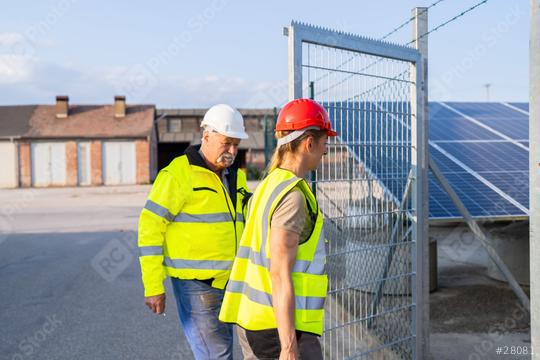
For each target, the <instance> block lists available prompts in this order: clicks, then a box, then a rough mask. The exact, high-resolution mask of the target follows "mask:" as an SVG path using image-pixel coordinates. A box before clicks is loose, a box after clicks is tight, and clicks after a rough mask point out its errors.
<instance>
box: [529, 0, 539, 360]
mask: <svg viewBox="0 0 540 360" xmlns="http://www.w3.org/2000/svg"><path fill="white" fill-rule="evenodd" d="M530 4H531V15H530V39H529V76H530V78H529V152H530V153H529V166H530V171H529V176H530V180H529V181H530V183H529V202H530V206H529V209H530V210H529V221H530V223H529V224H530V225H529V226H530V239H529V241H530V255H529V258H530V259H531V261H530V267H531V280H530V281H531V347H536V348H537V347H538V346H540V301H539V299H540V283H539V282H538V276H540V264H539V263H538V261H536V259H538V257H539V256H540V243H539V241H540V0H530ZM534 359H540V351H535V354H534Z"/></svg>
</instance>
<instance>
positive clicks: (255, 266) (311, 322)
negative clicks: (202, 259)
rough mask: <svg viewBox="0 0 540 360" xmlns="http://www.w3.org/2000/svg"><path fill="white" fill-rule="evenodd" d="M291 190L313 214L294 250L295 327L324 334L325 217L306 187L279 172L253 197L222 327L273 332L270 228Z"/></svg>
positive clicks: (231, 280) (230, 284)
mask: <svg viewBox="0 0 540 360" xmlns="http://www.w3.org/2000/svg"><path fill="white" fill-rule="evenodd" d="M295 186H297V187H299V188H300V189H301V190H302V192H303V193H304V195H305V196H306V199H307V201H308V204H309V205H310V206H309V207H310V208H311V209H316V214H317V215H316V216H317V218H316V221H315V227H314V229H313V232H312V234H311V236H310V237H309V239H308V240H307V241H306V242H304V243H301V244H300V245H299V246H298V253H297V255H296V263H295V264H294V268H293V270H292V281H293V287H294V295H295V303H296V307H295V327H296V329H297V330H301V331H306V332H311V333H314V334H318V335H321V334H322V332H323V318H324V301H325V298H326V291H327V287H328V278H327V275H326V271H325V264H326V250H325V241H324V231H323V217H322V214H321V212H320V210H319V209H318V206H317V200H316V199H315V197H314V195H313V193H312V192H311V190H310V189H309V186H308V185H307V183H306V182H305V181H304V180H303V179H301V178H299V177H297V176H295V175H294V174H293V173H292V172H290V171H287V170H283V169H275V170H273V171H272V172H271V173H270V174H269V175H268V176H267V178H266V179H265V180H264V181H263V182H262V183H261V184H260V185H259V186H258V187H257V190H256V191H255V193H254V194H253V197H252V199H251V203H250V205H249V211H248V218H247V222H246V228H245V230H244V233H243V235H242V239H241V240H240V247H239V248H238V253H237V255H236V258H235V260H234V264H233V268H232V270H231V276H230V279H229V283H228V284H227V287H226V289H225V297H224V300H223V305H222V307H221V312H220V315H219V319H220V320H221V321H224V322H228V323H235V324H238V325H240V326H241V327H243V328H245V329H248V330H265V329H275V328H277V324H276V318H275V315H274V310H273V307H272V280H271V277H270V261H271V258H270V222H271V219H272V214H273V213H274V210H275V208H276V206H277V205H278V204H279V202H280V201H281V199H282V198H283V197H284V196H285V195H286V194H287V193H288V192H289V191H290V190H291V189H292V188H293V187H295Z"/></svg>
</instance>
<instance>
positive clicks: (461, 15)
mask: <svg viewBox="0 0 540 360" xmlns="http://www.w3.org/2000/svg"><path fill="white" fill-rule="evenodd" d="M441 1H444V0H439V1H436V2H434V3H433V4H431V5H430V7H433V6H436V5H437V4H438V3H440V2H441ZM488 1H489V0H482V1H480V2H478V3H476V4H474V5H473V6H471V7H469V8H468V9H466V10H463V11H462V12H461V13H459V14H457V15H456V16H454V17H452V18H450V19H449V20H447V21H445V22H443V23H441V24H439V25H437V26H436V27H434V28H432V29H431V30H429V31H427V32H425V33H423V34H421V35H420V36H418V37H417V38H416V39H413V40H411V41H409V42H408V43H406V44H404V45H405V46H409V45H410V44H412V43H415V42H417V41H418V40H420V39H422V38H424V37H426V36H428V35H429V34H431V33H433V32H435V31H437V30H439V29H441V28H443V27H445V26H446V25H448V24H450V23H452V22H454V21H456V20H457V19H459V18H461V17H463V16H464V15H465V14H467V13H469V12H471V11H473V10H474V9H476V8H478V7H479V6H481V5H483V4H485V3H487V2H488ZM430 7H428V8H426V10H424V11H423V12H426V11H427V10H428V9H429V8H430ZM421 14H422V13H419V14H418V15H421ZM412 19H413V20H414V17H413V18H412ZM411 21H412V20H411ZM407 23H410V21H409V22H407ZM400 26H401V25H400ZM403 26H404V25H403ZM398 27H399V26H398ZM395 29H397V28H395ZM395 29H394V30H395ZM394 30H392V31H394ZM392 31H391V32H392ZM391 32H390V33H391ZM394 32H395V31H394ZM390 33H388V34H390ZM388 34H387V35H388ZM356 56H358V55H355V56H352V57H351V58H350V59H349V60H347V61H346V62H344V63H343V64H341V65H340V66H338V67H336V69H335V70H339V69H341V67H342V66H343V65H345V63H348V62H350V61H351V60H352V59H353V58H354V57H356ZM382 60H383V59H382V58H379V59H377V60H376V61H374V62H372V63H371V64H369V65H367V66H365V67H364V68H362V69H361V70H360V71H359V72H363V71H364V70H367V69H369V68H371V67H372V66H374V65H376V64H378V63H379V62H381V61H382ZM403 74H404V72H402V73H400V74H398V75H396V76H395V77H393V79H394V80H395V79H398V78H399V77H400V76H401V75H403ZM326 76H329V73H327V74H324V76H321V77H319V79H317V80H315V81H320V80H321V79H322V78H324V77H326ZM353 76H354V74H351V75H349V76H347V77H346V78H344V79H343V80H341V81H339V82H338V83H336V84H334V85H332V86H329V87H328V88H326V89H324V90H322V91H319V92H317V93H316V95H320V94H323V93H326V92H328V91H330V90H332V89H334V88H335V87H337V86H339V85H341V84H343V83H344V82H346V81H347V80H349V79H350V78H351V77H353ZM389 81H392V79H391V80H387V81H386V82H389ZM382 85H384V83H383V84H380V85H378V86H376V88H379V87H380V86H382ZM366 92H369V89H368V90H366V91H364V93H366ZM354 98H355V97H353V98H352V99H354ZM347 100H349V99H347ZM347 100H345V101H347Z"/></svg>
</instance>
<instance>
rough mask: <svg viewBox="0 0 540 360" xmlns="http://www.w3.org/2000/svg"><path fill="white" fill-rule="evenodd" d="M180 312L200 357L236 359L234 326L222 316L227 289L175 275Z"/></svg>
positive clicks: (185, 332) (199, 359) (185, 328)
mask: <svg viewBox="0 0 540 360" xmlns="http://www.w3.org/2000/svg"><path fill="white" fill-rule="evenodd" d="M171 281H172V286H173V291H174V297H175V298H176V306H177V308H178V316H179V317H180V323H181V324H182V328H183V329H184V334H186V338H187V340H188V342H189V345H190V346H191V350H192V351H193V355H195V359H197V360H209V359H226V360H232V358H233V357H232V353H233V327H232V325H231V324H225V323H222V322H220V321H219V320H218V315H219V310H220V308H221V303H222V301H223V294H224V293H225V291H224V290H219V289H216V288H213V287H211V286H210V285H208V284H206V283H204V282H201V281H197V280H181V279H176V278H171Z"/></svg>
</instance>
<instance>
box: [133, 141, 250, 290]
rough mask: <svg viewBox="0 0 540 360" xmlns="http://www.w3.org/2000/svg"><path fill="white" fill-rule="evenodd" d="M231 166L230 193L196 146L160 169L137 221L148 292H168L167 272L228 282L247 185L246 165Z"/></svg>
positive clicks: (221, 285) (221, 283)
mask: <svg viewBox="0 0 540 360" xmlns="http://www.w3.org/2000/svg"><path fill="white" fill-rule="evenodd" d="M229 171H230V174H229V177H228V179H229V188H234V189H236V193H234V194H231V195H229V193H228V192H227V190H226V189H225V187H224V185H223V183H222V181H221V179H220V178H219V177H218V176H217V175H216V174H215V173H214V172H213V171H211V170H209V169H208V168H207V167H206V164H205V163H204V160H202V157H201V156H200V155H199V154H198V152H197V151H196V148H195V147H191V148H188V150H187V151H186V155H183V156H180V157H178V158H176V159H175V160H173V161H172V162H171V163H170V164H169V165H168V166H167V167H166V168H164V169H163V170H161V171H160V173H159V174H158V176H157V178H156V181H155V182H154V185H153V187H152V190H151V192H150V195H149V197H148V201H147V202H146V205H145V207H144V209H143V210H142V212H141V216H140V221H139V239H138V243H139V253H140V257H139V260H140V263H141V271H142V280H143V284H144V289H145V296H152V295H158V294H162V293H164V292H165V289H164V287H163V280H164V279H165V277H166V276H171V277H175V278H180V279H186V280H191V279H199V280H208V279H213V281H212V286H213V287H216V288H219V289H223V288H224V287H225V284H226V283H227V280H228V278H229V273H230V269H231V267H232V264H233V260H234V256H235V254H236V251H237V248H238V242H239V240H240V237H241V234H242V231H243V228H244V215H243V213H242V208H243V206H242V202H243V199H244V195H245V194H246V191H247V189H248V187H247V183H246V176H245V174H244V172H243V171H242V170H240V169H232V168H229ZM233 186H235V187H233ZM231 198H232V199H231ZM233 201H235V203H233Z"/></svg>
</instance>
